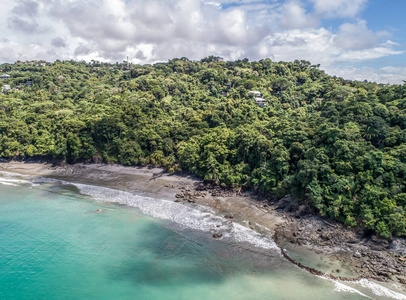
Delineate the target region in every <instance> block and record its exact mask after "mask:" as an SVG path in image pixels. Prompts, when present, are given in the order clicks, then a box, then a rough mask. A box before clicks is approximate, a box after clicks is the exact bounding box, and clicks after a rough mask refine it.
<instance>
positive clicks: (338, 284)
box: [334, 281, 373, 299]
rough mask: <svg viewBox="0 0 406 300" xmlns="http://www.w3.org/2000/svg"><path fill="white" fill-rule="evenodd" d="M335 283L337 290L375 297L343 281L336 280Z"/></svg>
mask: <svg viewBox="0 0 406 300" xmlns="http://www.w3.org/2000/svg"><path fill="white" fill-rule="evenodd" d="M334 284H335V287H334V290H335V291H337V292H347V293H353V294H359V295H361V296H363V297H365V298H369V299H373V298H371V297H369V296H367V295H365V294H363V293H361V292H360V291H358V290H357V289H354V288H352V287H350V286H348V285H345V284H343V283H341V282H338V281H335V282H334Z"/></svg>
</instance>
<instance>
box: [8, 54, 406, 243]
mask: <svg viewBox="0 0 406 300" xmlns="http://www.w3.org/2000/svg"><path fill="white" fill-rule="evenodd" d="M0 69H2V72H1V74H6V73H7V74H8V75H10V78H8V79H1V80H0V84H1V85H0V87H1V86H4V87H3V93H2V95H0V137H1V139H0V157H3V158H20V159H28V158H30V157H36V158H38V157H43V158H44V159H50V160H51V159H55V160H62V161H63V160H66V161H67V162H68V163H74V162H78V161H81V162H95V161H96V162H97V161H104V162H109V163H119V164H124V165H155V166H162V167H164V168H166V169H167V170H168V171H170V172H177V171H186V172H190V173H193V174H195V175H197V176H199V177H200V178H202V179H204V180H207V181H209V182H212V183H214V184H218V185H220V186H228V187H232V188H235V189H241V188H242V189H254V190H258V191H260V192H262V193H266V194H269V195H278V196H279V197H283V196H285V195H288V194H290V195H291V196H292V197H293V199H295V201H298V202H305V203H310V204H311V205H312V206H313V207H314V208H315V210H317V211H318V212H319V213H320V214H321V215H323V216H328V217H330V218H333V219H336V220H339V221H341V222H343V223H344V224H346V225H347V226H349V227H354V226H359V227H360V228H361V229H365V230H367V231H371V232H372V231H374V232H376V233H378V234H379V235H381V236H383V237H391V236H402V235H403V236H404V235H406V229H405V227H406V187H405V183H406V84H403V85H389V84H376V83H371V82H367V81H363V82H360V81H350V80H344V79H342V78H338V77H335V76H329V75H327V74H326V73H325V72H324V71H322V70H320V69H319V65H312V64H311V63H310V62H308V61H303V60H301V61H298V60H296V61H294V62H274V61H272V60H270V59H264V60H260V61H253V62H250V61H249V60H248V59H243V60H237V61H227V62H223V61H220V60H219V59H218V57H214V56H210V57H206V58H204V59H202V60H200V61H191V60H189V59H187V58H181V59H172V60H170V61H168V62H166V63H156V64H154V65H135V64H129V65H128V64H126V63H125V62H123V63H116V64H108V63H102V62H98V61H92V62H90V63H86V62H84V61H81V62H77V61H56V62H54V63H45V62H43V63H38V62H32V61H31V62H16V63H14V64H2V65H0ZM249 91H259V92H260V93H261V94H262V97H263V98H264V99H265V100H266V105H265V106H263V105H261V106H259V105H257V103H256V101H255V99H254V96H253V94H252V93H249Z"/></svg>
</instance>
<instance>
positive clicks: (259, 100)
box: [248, 91, 266, 107]
mask: <svg viewBox="0 0 406 300" xmlns="http://www.w3.org/2000/svg"><path fill="white" fill-rule="evenodd" d="M248 93H249V94H251V95H254V100H255V103H256V104H257V105H258V106H259V107H265V106H266V99H264V98H262V94H261V92H258V91H249V92H248Z"/></svg>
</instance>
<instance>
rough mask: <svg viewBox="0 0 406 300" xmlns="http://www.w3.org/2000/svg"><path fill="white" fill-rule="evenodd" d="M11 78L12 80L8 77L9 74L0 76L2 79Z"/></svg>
mask: <svg viewBox="0 0 406 300" xmlns="http://www.w3.org/2000/svg"><path fill="white" fill-rule="evenodd" d="M9 78H10V75H8V74H3V75H1V76H0V79H9Z"/></svg>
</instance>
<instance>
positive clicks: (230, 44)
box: [0, 0, 403, 79]
mask: <svg viewBox="0 0 406 300" xmlns="http://www.w3.org/2000/svg"><path fill="white" fill-rule="evenodd" d="M304 1H305V0H287V1H276V0H272V1H258V0H224V1H220V0H131V1H130V0H15V1H13V2H12V3H7V5H5V2H4V1H0V26H1V27H2V36H5V37H7V40H3V42H0V51H1V53H0V61H2V62H11V61H15V60H17V59H28V60H31V59H46V60H49V61H52V60H55V59H77V60H81V59H85V60H91V59H96V60H101V61H111V62H115V61H122V60H123V59H125V58H126V57H127V56H129V58H130V60H132V61H133V62H135V63H153V62H157V61H167V60H168V59H171V58H174V57H183V56H186V57H188V58H190V59H200V58H202V57H205V56H208V55H212V54H213V55H219V56H222V57H224V58H225V59H232V60H234V59H240V58H244V57H248V58H249V59H251V60H256V59H261V58H265V57H270V58H272V59H274V60H276V61H279V60H284V61H292V60H295V59H305V60H310V61H311V62H312V63H320V64H321V65H322V67H324V68H326V69H327V70H328V68H331V69H332V70H333V68H332V66H336V65H338V64H342V63H343V62H345V61H347V62H348V61H349V62H352V61H357V62H360V61H363V60H373V59H376V58H380V57H385V56H390V55H396V54H400V53H402V50H399V48H400V46H399V45H398V44H396V43H394V42H392V41H390V40H388V39H389V38H390V36H389V35H388V33H387V32H384V31H378V32H375V31H372V30H370V29H369V28H368V26H367V23H366V21H364V20H358V21H352V22H350V23H348V20H347V23H344V24H342V25H341V26H339V28H338V30H337V32H335V30H334V28H323V27H321V26H320V22H319V21H320V19H322V18H333V17H334V18H338V17H354V16H356V15H357V14H358V13H359V12H360V11H361V10H362V9H363V8H364V7H365V4H366V2H367V1H366V0H351V1H348V0H335V1H322V0H306V1H308V2H309V1H310V2H311V3H313V4H314V7H313V9H312V11H309V10H306V6H304V3H305V2H304ZM9 25H10V26H9ZM334 70H336V69H334ZM370 71H371V70H370V69H366V70H364V71H363V72H360V74H363V75H365V76H367V73H368V72H370ZM401 71H403V69H394V70H393V71H391V72H390V74H394V73H396V72H401ZM348 74H349V76H354V74H355V72H352V73H351V72H350V71H348ZM388 74H389V73H388ZM374 76H375V75H373V74H372V73H371V77H366V78H368V79H370V78H375V77H374ZM391 76H392V75H387V76H386V77H385V78H395V75H393V76H392V77H391ZM352 78H355V77H352Z"/></svg>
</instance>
